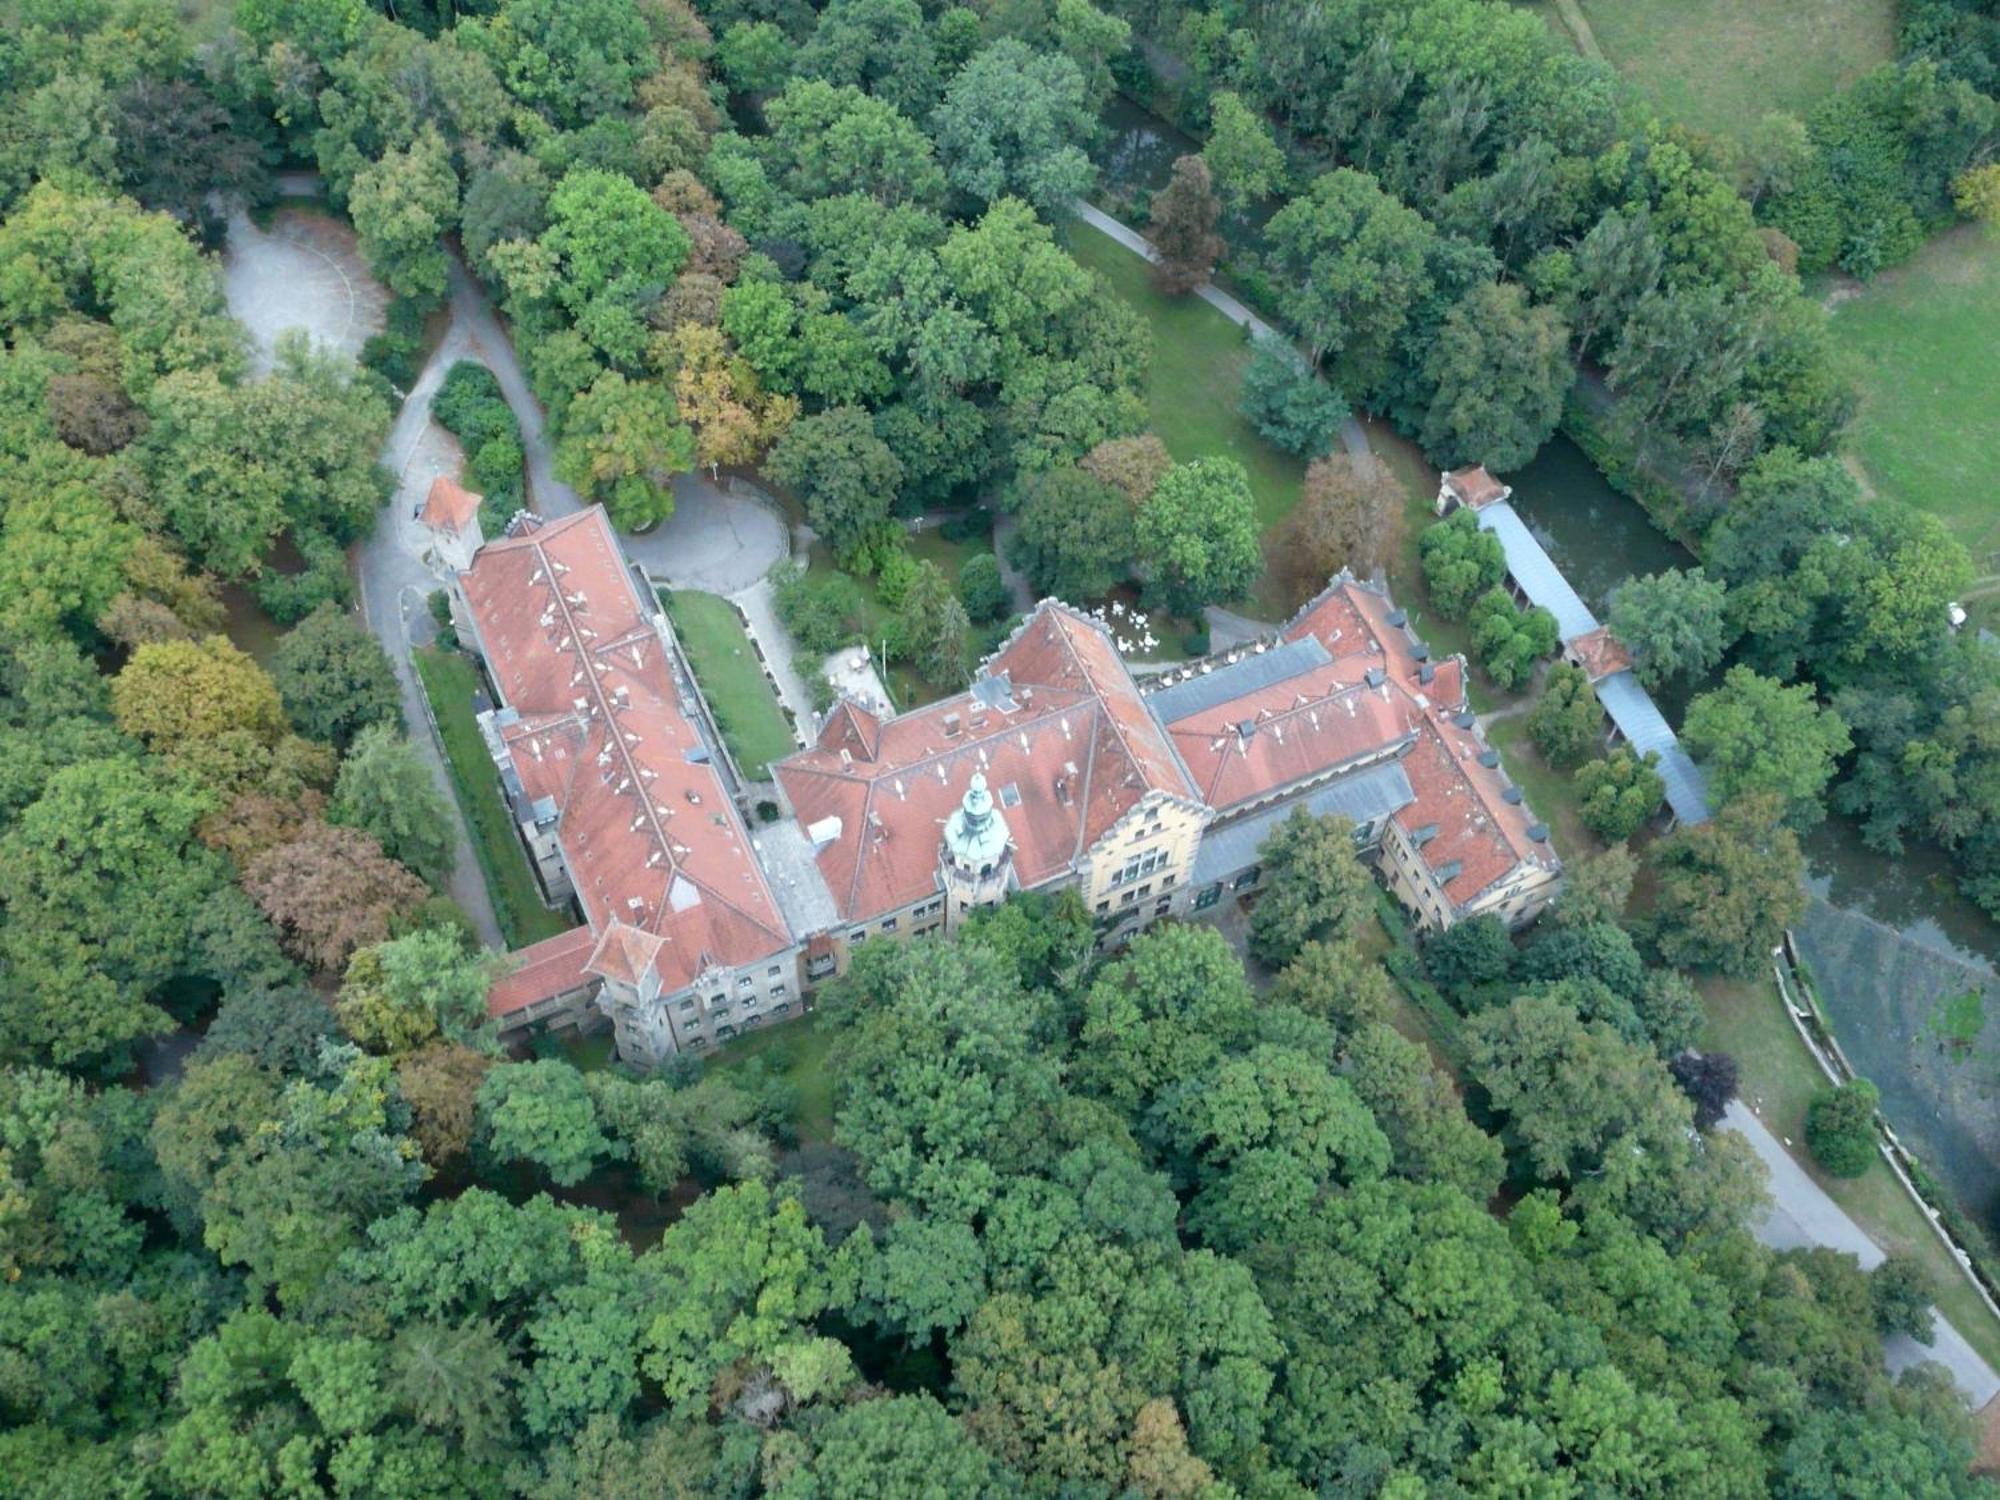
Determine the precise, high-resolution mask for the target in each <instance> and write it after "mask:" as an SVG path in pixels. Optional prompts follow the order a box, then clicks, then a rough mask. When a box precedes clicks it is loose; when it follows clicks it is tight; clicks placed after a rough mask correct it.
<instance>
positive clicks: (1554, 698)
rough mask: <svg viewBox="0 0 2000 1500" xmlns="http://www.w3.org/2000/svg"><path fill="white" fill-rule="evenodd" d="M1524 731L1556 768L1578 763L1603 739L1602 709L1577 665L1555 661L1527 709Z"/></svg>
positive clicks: (1587, 678)
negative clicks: (1530, 706)
mask: <svg viewBox="0 0 2000 1500" xmlns="http://www.w3.org/2000/svg"><path fill="white" fill-rule="evenodd" d="M1528 734H1529V735H1530V736H1531V737H1532V738H1533V739H1534V742H1535V748H1536V749H1538V750H1540V751H1541V752H1542V758H1543V759H1544V760H1546V761H1547V762H1548V763H1549V764H1550V765H1552V766H1555V767H1556V768H1557V769H1559V770H1565V771H1566V770H1569V769H1571V768H1572V767H1575V766H1579V765H1582V764H1583V762H1584V761H1585V760H1586V759H1588V758H1589V756H1590V753H1591V752H1592V751H1593V750H1595V749H1596V748H1597V747H1598V746H1599V745H1600V744H1601V743H1602V742H1603V739H1604V708H1603V705H1601V704H1600V703H1599V702H1598V701H1597V694H1596V693H1595V692H1593V691H1592V690H1591V686H1590V678H1589V677H1588V676H1587V675H1585V673H1584V671H1583V669H1582V668H1581V667H1573V666H1571V665H1570V664H1569V663H1568V662H1557V663H1556V664H1555V665H1554V666H1553V667H1551V668H1549V675H1548V677H1547V678H1546V679H1545V680H1544V681H1543V683H1542V694H1541V696H1540V697H1539V698H1537V699H1536V700H1535V706H1534V707H1533V708H1531V709H1529V710H1528Z"/></svg>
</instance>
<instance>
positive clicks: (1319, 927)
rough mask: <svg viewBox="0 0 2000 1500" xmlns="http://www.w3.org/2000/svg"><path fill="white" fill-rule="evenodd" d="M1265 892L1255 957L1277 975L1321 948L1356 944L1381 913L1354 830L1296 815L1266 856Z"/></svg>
mask: <svg viewBox="0 0 2000 1500" xmlns="http://www.w3.org/2000/svg"><path fill="white" fill-rule="evenodd" d="M1258 857H1259V859H1260V860H1261V861H1262V863H1263V868H1264V889H1263V893H1262V894H1261V895H1260V896H1259V897H1258V898H1257V905H1256V907H1255V908H1254V909H1253V910H1252V911H1251V913H1250V951H1251V953H1252V954H1253V955H1255V956H1256V958H1257V960H1258V961H1259V962H1260V963H1265V964H1269V965H1270V966H1272V967H1273V968H1276V967H1279V966H1281V965H1284V964H1288V963H1290V962H1291V961H1292V960H1293V959H1294V958H1296V957H1298V954H1299V950H1300V949H1301V948H1303V947H1304V946H1305V945H1306V944H1307V943H1309V942H1313V941H1322V942H1325V941H1333V942H1338V941H1342V940H1345V939H1349V938H1352V937H1354V936H1355V935H1356V933H1358V932H1359V930H1360V928H1361V926H1362V924H1363V923H1365V922H1366V921H1367V920H1368V916H1369V914H1370V913H1371V912H1373V911H1374V909H1375V882H1374V879H1373V877H1371V876H1370V875H1369V873H1368V870H1367V867H1366V866H1364V865H1363V864H1362V863H1361V859H1360V856H1359V855H1358V854H1357V853H1356V852H1355V848H1354V825H1353V824H1352V823H1350V822H1348V821H1347V819H1345V818H1316V817H1314V816H1313V815H1312V814H1310V813H1308V812H1307V811H1306V810H1305V809H1304V808H1294V809H1293V810H1292V813H1291V815H1290V816H1289V817H1287V818H1286V819H1285V821H1284V822H1283V823H1281V824H1279V825H1278V828H1277V831H1276V832H1274V833H1273V834H1272V835H1271V836H1270V837H1269V838H1268V839H1266V840H1265V841H1264V844H1263V846H1262V848H1261V849H1260V850H1259V851H1258Z"/></svg>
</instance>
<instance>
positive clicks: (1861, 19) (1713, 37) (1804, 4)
mask: <svg viewBox="0 0 2000 1500" xmlns="http://www.w3.org/2000/svg"><path fill="white" fill-rule="evenodd" d="M1581 4H1582V8H1583V14H1584V17H1585V19H1586V20H1588V21H1589V23H1590V30H1591V31H1592V33H1594V34H1595V36H1596V38H1597V44H1598V46H1599V47H1600V48H1601V49H1602V50H1603V52H1604V55H1605V57H1606V58H1607V59H1608V60H1609V61H1610V62H1611V63H1612V64H1613V65H1614V66H1615V67H1616V68H1617V69H1618V71H1619V72H1620V73H1622V74H1624V75H1625V77H1626V78H1627V79H1629V80H1630V81H1631V83H1632V85H1633V86H1634V87H1635V88H1636V89H1637V90H1638V91H1639V93H1640V94H1641V96H1643V97H1644V98H1645V99H1646V100H1647V101H1648V102H1649V103H1651V104H1652V105H1653V107H1654V108H1656V109H1657V110H1659V111H1660V112H1661V113H1662V114H1664V115H1665V116H1667V118H1669V119H1672V120H1678V121H1680V122H1681V123H1682V124H1685V125H1691V126H1693V127H1694V128H1695V129H1697V130H1703V131H1707V132H1708V133H1709V134H1711V135H1717V136H1723V137H1727V138H1733V139H1735V140H1739V141H1740V140H1745V139H1748V138H1749V136H1750V135H1751V134H1752V133H1753V132H1754V131H1755V130H1756V128H1757V122H1758V121H1759V120H1760V119H1762V118H1763V116H1764V115H1765V114H1766V113H1768V112H1769V111H1772V110H1782V111H1785V112H1786V113H1789V114H1794V115H1800V116H1803V115H1805V114H1806V113H1808V112H1809V111H1810V110H1811V109H1812V108H1813V106H1814V105H1816V104H1818V103H1819V101H1820V100H1822V99H1824V98H1826V97H1827V96H1828V95H1829V94H1832V93H1833V92H1834V91H1835V90H1837V89H1838V88H1840V87H1841V85H1843V84H1846V83H1849V82H1851V81H1853V80H1854V79H1855V78H1858V77H1860V75H1861V74H1863V73H1866V72H1867V71H1868V70H1869V69H1870V68H1873V67H1875V66H1876V65H1877V64H1878V63H1885V62H1887V61H1889V60H1890V58H1891V57H1893V56H1894V55H1895V50H1896V7H1895V3H1894V0H1674V3H1673V4H1661V3H1660V0H1581Z"/></svg>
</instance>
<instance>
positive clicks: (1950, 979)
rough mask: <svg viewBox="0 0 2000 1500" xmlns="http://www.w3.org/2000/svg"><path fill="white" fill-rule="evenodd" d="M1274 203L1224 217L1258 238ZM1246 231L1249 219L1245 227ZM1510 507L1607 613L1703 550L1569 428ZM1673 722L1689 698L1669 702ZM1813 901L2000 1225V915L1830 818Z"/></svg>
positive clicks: (1895, 1076) (1934, 870) (1122, 178)
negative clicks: (1658, 521) (1616, 480)
mask: <svg viewBox="0 0 2000 1500" xmlns="http://www.w3.org/2000/svg"><path fill="white" fill-rule="evenodd" d="M1102 123H1103V127H1104V133H1103V136H1102V138H1101V145H1100V150H1099V152H1098V154H1097V161H1098V165H1099V170H1100V173H1101V175H1102V178H1103V184H1104V192H1103V197H1104V199H1105V201H1106V202H1107V203H1117V204H1120V205H1121V206H1127V205H1132V204H1134V203H1135V201H1136V199H1137V197H1138V196H1139V195H1142V194H1145V193H1150V192H1151V191H1154V190H1156V189H1157V188H1158V187H1160V186H1161V185H1162V184H1163V183H1164V182H1165V181H1166V180H1167V177H1168V175H1169V173H1170V172H1171V170H1172V167H1173V162H1174V159H1175V158H1176V157H1178V156H1179V155H1181V154H1182V153H1183V152H1187V151H1193V150H1197V149H1199V143H1198V142H1197V141H1195V140H1194V139H1193V138H1191V137H1189V136H1188V135H1186V134H1184V133H1183V132H1181V131H1180V130H1178V129H1176V128H1175V127H1174V126H1173V125H1171V124H1169V123H1168V122H1166V121H1165V120H1162V119H1160V118H1159V117H1158V116H1155V115H1153V114H1151V113H1149V112H1148V111H1146V110H1145V109H1143V108H1142V107H1141V106H1139V105H1137V104H1135V103H1133V102H1132V101H1130V100H1128V99H1124V98H1116V99H1114V100H1113V101H1112V103H1111V104H1110V105H1109V106H1107V108H1106V109H1105V111H1104V114H1103V116H1102ZM1273 207H1275V205H1272V204H1266V205H1261V206H1260V209H1259V210H1253V212H1252V215H1251V216H1250V217H1248V218H1247V219H1243V220H1237V221H1235V222H1230V223H1225V225H1224V226H1223V228H1224V232H1225V233H1226V234H1228V235H1229V237H1230V239H1231V241H1232V243H1234V244H1238V245H1242V244H1245V243H1246V242H1249V243H1254V236H1255V234H1256V233H1257V230H1258V229H1259V228H1261V224H1262V222H1263V220H1264V219H1265V218H1267V217H1268V215H1269V213H1270V211H1271V209H1272V208H1273ZM1246 231H1247V233H1246ZM1502 477H1504V478H1505V479H1506V480H1507V482H1508V483H1510V484H1511V485H1512V486H1513V487H1514V496H1513V504H1514V508H1515V510H1516V511H1517V512H1518V513H1519V514H1520V515H1521V517H1522V519H1523V520H1524V521H1526V522H1527V524H1528V527H1529V529H1530V530H1532V531H1533V532H1534V533H1535V536H1536V538H1537V539H1538V540H1539V541H1540V542H1541V543H1542V545H1543V546H1544V547H1545V548H1546V549H1547V550H1548V553H1549V556H1550V557H1551V558H1552V559H1553V560H1554V561H1555V562H1556V564H1557V565H1558V566H1559V567H1561V568H1562V570H1563V571H1564V573H1565V574H1566V575H1567V576H1568V578H1569V580H1570V582H1571V583H1572V584H1573V585H1574V586H1575V588H1576V590H1577V592H1578V593H1579V594H1580V595H1582V597H1583V599H1584V602H1585V603H1587V604H1588V605H1589V606H1590V607H1591V609H1593V610H1594V611H1596V612H1597V613H1598V615H1599V616H1600V618H1601V617H1602V616H1603V615H1604V613H1605V610H1606V605H1607V601H1608V598H1609V596H1610V593H1611V591H1612V590H1613V589H1614V588H1615V587H1616V586H1617V585H1618V584H1619V583H1620V582H1621V581H1623V580H1624V579H1626V578H1628V577H1634V576H1637V575H1640V574H1645V573H1652V572H1657V571H1659V570H1660V569H1662V568H1669V567H1688V566H1691V565H1692V564H1693V562H1694V558H1693V557H1692V556H1691V555H1690V554H1689V553H1688V552H1687V551H1686V550H1685V549H1684V548H1682V547H1681V546H1680V545H1679V544H1678V543H1676V542H1675V541H1673V540H1672V539H1670V538H1669V537H1667V536H1666V535H1665V534H1664V533H1663V532H1661V531H1659V530H1657V529H1656V528H1655V527H1654V526H1653V525H1652V523H1651V521H1650V520H1649V519H1648V518H1647V516H1646V514H1645V512H1644V511H1643V510H1642V509H1641V508H1640V506H1639V505H1638V504H1637V502H1635V501H1633V500H1631V499H1630V498H1628V497H1627V496H1625V495H1622V494H1620V493H1619V492H1618V491H1616V490H1614V489H1612V487H1611V486H1610V485H1609V484H1608V483H1607V482H1606V481H1605V479H1604V477H1603V476H1602V475H1601V474H1600V473H1598V471H1597V470H1596V468H1595V467H1593V466H1592V464H1591V462H1590V460H1589V459H1588V458H1587V457H1585V456H1584V454H1583V452H1582V451H1581V450H1580V449H1578V448H1577V447H1576V446H1575V445H1574V444H1573V443H1571V442H1569V441H1568V440H1567V439H1566V438H1561V437H1557V438H1555V439H1554V440H1552V441H1551V442H1550V443H1548V444H1547V445H1546V446H1545V447H1544V448H1543V449H1542V451H1541V453H1540V454H1539V455H1537V457H1536V458H1535V460H1534V462H1532V463H1531V464H1529V465H1528V466H1527V467H1525V468H1524V469H1522V470H1520V471H1519V472H1517V473H1513V474H1508V475H1504V476H1502ZM1660 706H1661V708H1662V710H1663V711H1664V712H1665V713H1666V714H1667V716H1668V718H1669V719H1670V720H1671V721H1673V722H1675V723H1678V722H1679V719H1680V715H1681V711H1682V710H1683V708H1684V707H1685V700H1684V699H1682V700H1680V701H1676V700H1675V699H1674V698H1673V695H1668V696H1667V697H1665V698H1663V699H1662V701H1661V705H1660ZM1806 861H1807V875H1806V883H1807V886H1808V888H1809V890H1810V892H1811V896H1812V901H1811V905H1810V907H1809V908H1808V910H1807V912H1806V914H1805V916H1804V917H1803V918H1802V919H1801V920H1800V921H1799V923H1798V925H1797V926H1796V928H1795V929H1794V931H1795V936H1796V938H1797V940H1798V946H1799V950H1800V952H1801V953H1802V954H1803V956H1804V957H1805V960H1806V962H1807V964H1808V966H1809V967H1810V969H1811V971H1812V977H1813V979H1814V981H1815V983H1816V985H1817V988H1818V991H1819V995H1820V999H1821V1001H1822V1002H1823V1004H1824V1005H1825V1007H1826V1010H1827V1013H1828V1016H1829V1018H1830V1019H1831V1021H1832V1023H1833V1028H1834V1032H1835V1034H1836V1035H1837V1037H1838V1038H1839V1040H1840V1044H1841V1047H1842V1049H1843V1050H1844V1051H1845V1052H1846V1054H1847V1056H1848V1059H1849V1060H1850V1061H1851V1062H1852V1063H1853V1065H1854V1066H1855V1068H1856V1069H1858V1070H1859V1071H1860V1072H1861V1073H1863V1074H1864V1075H1866V1076H1867V1077H1869V1078H1870V1079H1872V1080H1873V1081H1874V1082H1875V1084H1876V1085H1877V1087H1879V1088H1880V1089H1881V1091H1882V1109H1883V1113H1884V1115H1885V1116H1886V1117H1887V1118H1888V1120H1889V1121H1890V1122H1891V1124H1892V1125H1893V1126H1894V1127H1895V1129H1896V1131H1897V1132H1898V1134H1900V1135H1901V1136H1902V1138H1903V1140H1904V1142H1905V1144H1907V1145H1908V1146H1909V1147H1910V1148H1911V1149H1912V1150H1914V1151H1915V1152H1916V1153H1917V1154H1918V1155H1919V1156H1920V1157H1922V1158H1923V1159H1924V1161H1925V1162H1927V1163H1928V1164H1929V1165H1930V1166H1931V1168H1932V1170H1933V1171H1934V1172H1935V1173H1936V1174H1937V1176H1938V1177H1939V1178H1940V1179H1941V1180H1942V1181H1943V1182H1944V1183H1945V1184H1946V1185H1947V1186H1949V1187H1950V1188H1951V1189H1952V1190H1953V1191H1954V1192H1955V1193H1956V1195H1957V1196H1958V1197H1959V1199H1960V1201H1961V1202H1962V1203H1963V1204H1964V1205H1965V1206H1966V1208H1967V1209H1968V1210H1970V1211H1971V1212H1972V1213H1973V1214H1974V1215H1975V1216H1976V1217H1977V1218H1978V1219H1979V1220H1980V1222H1981V1223H1983V1224H1985V1225H1988V1226H1989V1227H1991V1228H1994V1229H1996V1230H2000V979H1996V968H2000V926H1996V924H1995V923H1994V922H1993V921H1992V920H1991V919H1989V918H1988V917H1986V916H1985V914H1984V913H1982V912H1980V911H1979V910H1978V908H1976V907H1975V906H1973V905H1972V903H1971V902H1969V901H1967V900H1966V899H1965V898H1964V897H1962V896H1961V895H1959V893H1958V891H1957V888H1956V885H1955V882H1954V880H1953V877H1952V872H1951V869H1950V866H1949V862H1948V861H1947V860H1946V859H1945V858H1944V857H1943V856H1942V855H1941V854H1939V853H1938V852H1937V851H1936V850H1934V849H1930V848H1927V847H1921V846H1916V845H1912V846H1911V847H1909V848H1907V849H1905V850H1904V851H1903V852H1902V853H1901V854H1898V855H1887V854H1881V853H1877V852H1876V851H1873V850H1871V849H1869V848H1867V847H1866V846H1865V845H1864V844H1863V843H1862V840H1861V836H1860V832H1859V830H1858V828H1857V827H1856V826H1855V825H1854V824H1853V823H1851V822H1849V821H1846V820H1844V819H1841V818H1837V817H1829V818H1828V820H1827V822H1826V823H1825V824H1824V825H1823V826H1822V827H1821V828H1819V829H1818V830H1816V831H1815V832H1814V833H1813V834H1812V835H1811V837H1809V838H1808V839H1807V840H1806Z"/></svg>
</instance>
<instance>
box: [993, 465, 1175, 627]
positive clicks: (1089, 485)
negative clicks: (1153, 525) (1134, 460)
mask: <svg viewBox="0 0 2000 1500" xmlns="http://www.w3.org/2000/svg"><path fill="white" fill-rule="evenodd" d="M1086 462H1088V460H1086ZM1162 472H1164V466H1163V467H1162ZM1156 482H1157V481H1156ZM1023 490H1024V492H1025V493H1024V498H1023V499H1022V501H1021V511H1020V524H1019V526H1018V528H1017V530H1016V531H1015V533H1014V539H1013V549H1014V550H1013V553H1012V556H1013V558H1014V562H1015V564H1016V566H1018V567H1019V568H1020V569H1021V571H1022V572H1024V573H1026V574H1027V575H1028V582H1029V584H1030V586H1031V587H1032V588H1033V589H1034V590H1035V593H1036V594H1037V596H1040V597H1047V596H1051V595H1052V596H1054V597H1055V598H1058V599H1072V600H1075V601H1076V602H1078V603H1084V602H1087V601H1090V600H1094V599H1102V598H1103V597H1104V596H1105V595H1106V594H1108V593H1110V592H1111V590H1112V589H1113V588H1115V587H1116V586H1117V584H1118V582H1119V580H1120V579H1122V578H1123V577H1124V576H1125V574H1126V572H1127V570H1128V569H1129V568H1130V567H1131V562H1132V552H1133V547H1134V545H1135V542H1134V531H1133V520H1132V501H1131V500H1129V499H1128V498H1127V497H1126V496H1125V495H1123V494H1120V493H1119V492H1118V491H1117V490H1115V489H1113V488H1112V487H1111V486H1110V485H1109V484H1107V483H1104V482H1102V481H1101V480H1099V479H1095V478H1092V477H1091V476H1090V475H1089V474H1087V473H1085V472H1084V471H1083V470H1082V469H1076V468H1069V467H1064V468H1060V469H1050V470H1049V471H1047V472H1046V473H1043V474H1037V475H1035V476H1034V477H1033V478H1031V479H1029V480H1028V481H1026V482H1025V484H1024V485H1023ZM1148 493H1151V491H1150V489H1149V490H1148Z"/></svg>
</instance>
